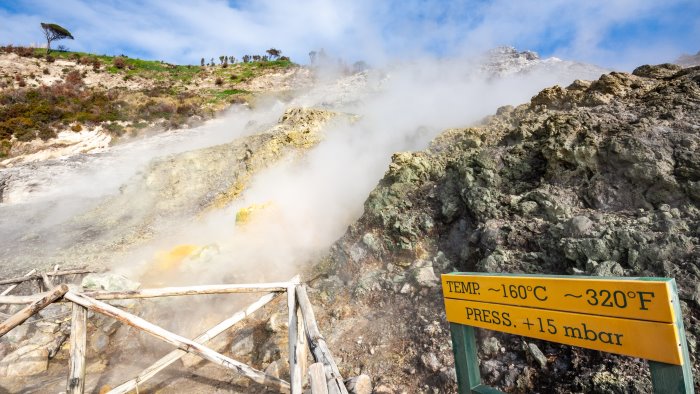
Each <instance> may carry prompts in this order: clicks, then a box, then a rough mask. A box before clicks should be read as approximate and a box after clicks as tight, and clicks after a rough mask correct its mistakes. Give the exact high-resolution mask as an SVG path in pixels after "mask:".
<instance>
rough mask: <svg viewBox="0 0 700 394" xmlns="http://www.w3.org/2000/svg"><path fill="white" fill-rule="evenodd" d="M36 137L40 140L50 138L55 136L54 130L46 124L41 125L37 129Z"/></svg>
mask: <svg viewBox="0 0 700 394" xmlns="http://www.w3.org/2000/svg"><path fill="white" fill-rule="evenodd" d="M37 137H39V138H41V140H42V141H46V140H50V139H51V138H56V131H55V130H54V129H52V128H51V127H48V126H43V127H41V128H40V129H39V132H38V133H37Z"/></svg>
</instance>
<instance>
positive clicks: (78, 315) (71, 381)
mask: <svg viewBox="0 0 700 394" xmlns="http://www.w3.org/2000/svg"><path fill="white" fill-rule="evenodd" d="M86 344H87V308H85V307H83V306H80V305H78V304H73V317H72V320H71V329H70V366H69V371H68V384H67V387H66V393H67V394H82V393H83V392H84V390H85V347H86Z"/></svg>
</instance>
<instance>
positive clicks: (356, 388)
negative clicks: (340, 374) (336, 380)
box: [344, 374, 372, 394]
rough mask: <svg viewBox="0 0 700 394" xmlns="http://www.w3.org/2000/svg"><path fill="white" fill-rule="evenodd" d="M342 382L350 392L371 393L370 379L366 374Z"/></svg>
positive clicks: (352, 393)
mask: <svg viewBox="0 0 700 394" xmlns="http://www.w3.org/2000/svg"><path fill="white" fill-rule="evenodd" d="M344 383H345V387H347V389H348V393H350V394H372V379H370V377H369V376H367V375H364V374H362V375H358V376H355V377H354V378H350V379H346V380H345V382H344Z"/></svg>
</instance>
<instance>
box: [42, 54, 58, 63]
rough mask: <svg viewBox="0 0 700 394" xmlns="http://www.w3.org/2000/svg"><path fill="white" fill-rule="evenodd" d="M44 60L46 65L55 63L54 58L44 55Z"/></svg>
mask: <svg viewBox="0 0 700 394" xmlns="http://www.w3.org/2000/svg"><path fill="white" fill-rule="evenodd" d="M44 59H46V63H53V62H55V61H56V58H55V57H53V56H51V55H46V57H44Z"/></svg>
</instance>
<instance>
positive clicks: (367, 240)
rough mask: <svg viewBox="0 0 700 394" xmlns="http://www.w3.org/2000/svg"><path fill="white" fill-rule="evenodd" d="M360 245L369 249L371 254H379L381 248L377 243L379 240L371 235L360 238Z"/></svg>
mask: <svg viewBox="0 0 700 394" xmlns="http://www.w3.org/2000/svg"><path fill="white" fill-rule="evenodd" d="M362 243H363V244H365V245H366V246H367V248H369V250H371V251H372V252H375V253H376V252H379V251H380V250H381V248H382V246H381V244H380V243H379V239H377V237H376V236H375V235H374V234H372V233H367V234H365V235H363V236H362Z"/></svg>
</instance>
